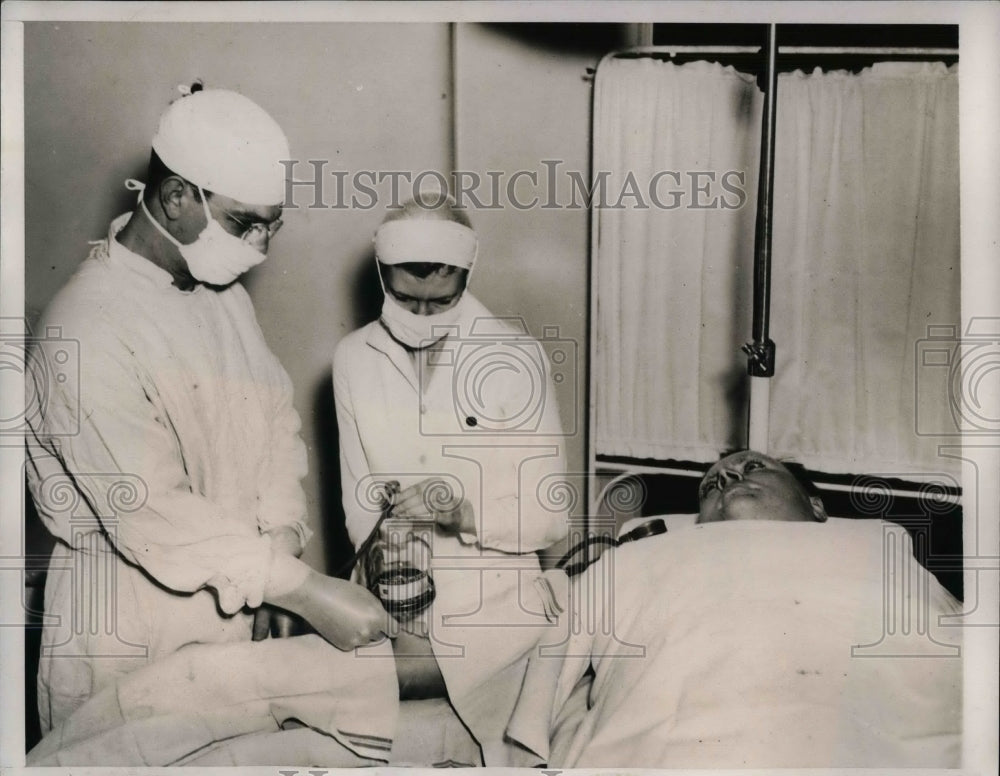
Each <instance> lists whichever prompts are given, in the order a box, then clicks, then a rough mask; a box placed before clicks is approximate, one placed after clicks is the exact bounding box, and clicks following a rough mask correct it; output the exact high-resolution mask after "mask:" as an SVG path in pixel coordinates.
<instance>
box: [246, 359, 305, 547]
mask: <svg viewBox="0 0 1000 776" xmlns="http://www.w3.org/2000/svg"><path fill="white" fill-rule="evenodd" d="M273 362H274V363H273V367H274V369H275V372H276V374H275V381H276V384H277V387H276V388H272V389H271V390H272V391H273V397H274V398H273V408H274V409H273V415H272V417H271V442H270V445H269V447H270V450H271V460H270V465H269V466H268V467H267V469H266V472H265V478H266V481H265V482H264V483H262V484H261V487H260V491H259V492H260V506H259V508H258V511H257V524H258V525H259V526H260V530H261V531H262V532H267V531H274V530H277V529H279V528H284V527H288V528H292V529H293V530H294V531H295V532H296V534H297V535H298V537H299V549H300V550H301V549H302V548H304V547H305V546H306V542H307V541H309V538H310V537H311V536H312V531H311V530H310V529H309V527H308V526H307V525H306V519H307V513H306V497H305V493H304V492H303V490H302V484H301V480H302V478H303V477H305V476H306V472H307V471H308V467H309V463H308V459H307V457H306V446H305V444H304V443H303V442H302V437H301V436H299V431H300V430H301V428H302V422H301V420H300V419H299V413H298V412H296V411H295V407H294V406H293V404H292V397H293V391H292V381H291V380H290V379H289V377H288V374H287V373H286V372H285V370H284V369H283V368H282V367H281V365H280V364H279V363H278V360H277V359H274V360H273Z"/></svg>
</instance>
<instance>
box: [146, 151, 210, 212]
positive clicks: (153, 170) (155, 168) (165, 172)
mask: <svg viewBox="0 0 1000 776" xmlns="http://www.w3.org/2000/svg"><path fill="white" fill-rule="evenodd" d="M171 177H174V178H180V179H181V180H183V181H186V182H187V183H189V184H190V186H191V190H192V191H193V192H194V198H195V200H197V201H198V202H201V195H200V194H199V193H198V187H197V186H195V185H194V184H193V183H191V182H190V181H189V180H188V179H187V178H185V177H184V176H183V175H178V174H177V173H175V172H174V171H173V170H171V169H170V168H169V167H167V165H165V164H164V163H163V160H162V159H160V157H159V154H157V153H156V151H150V152H149V166H148V167H147V168H146V189H145V191H144V192H143V194H142V196H143V199H145V200H146V204H147V205H149V204H151V203H152V202H153V200H154V199H156V197H157V196H159V192H160V184H161V183H163V181H165V180H166V179H167V178H171ZM203 191H204V190H203ZM205 196H206V197H207V198H209V199H211V197H212V192H210V191H205Z"/></svg>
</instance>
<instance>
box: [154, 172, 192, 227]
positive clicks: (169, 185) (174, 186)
mask: <svg viewBox="0 0 1000 776" xmlns="http://www.w3.org/2000/svg"><path fill="white" fill-rule="evenodd" d="M185 189H186V186H185V184H184V180H183V179H182V178H180V177H178V176H176V175H170V176H168V177H166V178H164V179H163V180H162V181H161V182H160V191H159V194H160V207H161V208H163V213H164V215H165V216H166V217H167V218H169V219H170V220H171V221H175V220H176V219H178V218H180V217H181V213H183V211H184V194H185Z"/></svg>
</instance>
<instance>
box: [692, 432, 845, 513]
mask: <svg viewBox="0 0 1000 776" xmlns="http://www.w3.org/2000/svg"><path fill="white" fill-rule="evenodd" d="M698 502H699V504H700V505H701V506H700V510H699V513H698V522H699V523H716V522H719V521H722V520H785V521H812V520H825V519H826V513H825V512H823V507H822V504H820V502H819V500H818V499H811V498H810V497H809V494H807V493H806V492H805V489H804V488H803V487H802V485H800V484H799V482H798V480H796V479H795V477H794V475H792V473H791V472H790V471H788V469H786V468H785V467H784V466H783V465H782V464H781V463H780V462H779V461H776V460H774V459H773V458H771V457H769V456H766V455H764V454H763V453H756V452H753V451H752V450H748V451H744V452H740V453H734V454H733V455H730V456H727V457H726V458H723V459H722V460H721V461H719V462H718V463H717V464H715V465H714V466H713V467H712V468H711V469H709V470H708V473H707V474H706V475H705V477H704V479H703V480H702V481H701V485H700V487H699V490H698Z"/></svg>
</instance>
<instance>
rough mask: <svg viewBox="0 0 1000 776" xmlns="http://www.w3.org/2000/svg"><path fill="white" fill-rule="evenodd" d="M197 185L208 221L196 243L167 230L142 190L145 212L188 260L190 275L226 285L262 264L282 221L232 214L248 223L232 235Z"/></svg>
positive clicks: (140, 201)
mask: <svg viewBox="0 0 1000 776" xmlns="http://www.w3.org/2000/svg"><path fill="white" fill-rule="evenodd" d="M197 188H198V193H199V195H200V196H201V204H202V207H203V208H204V211H205V219H206V224H205V228H204V229H202V231H201V233H200V234H199V235H198V236H197V237H196V238H195V240H194V241H193V242H190V243H187V244H185V243H182V242H180V241H179V240H177V238H175V237H174V236H173V235H172V234H170V232H168V231H167V230H166V229H165V228H164V227H163V226H162V225H161V224H160V223H159V222H158V221H157V220H156V219H155V218H153V215H152V214H151V213H150V212H149V210H148V208H147V207H146V202H145V200H144V199H143V198H142V194H141V191H140V194H139V203H140V206H141V208H142V211H143V213H145V215H146V217H147V218H148V219H149V220H150V221H151V222H152V224H153V226H155V227H156V228H157V229H158V230H159V232H160V233H161V234H162V235H163V236H164V237H166V238H167V239H168V240H169V241H170V242H172V243H173V244H174V245H175V246H176V247H177V250H178V251H179V252H180V254H181V256H182V257H183V258H184V261H185V262H187V265H188V271H189V272H190V273H191V276H192V277H193V278H195V279H196V280H200V281H201V282H202V283H208V284H210V285H214V286H227V285H229V284H230V283H232V282H233V281H234V280H236V279H237V278H238V277H240V275H242V274H243V273H245V272H246V271H247V270H249V269H250V268H251V267H255V266H256V265H258V264H260V263H261V262H262V261H263V260H264V259H265V258H267V248H268V243H269V241H270V238H271V237H273V236H274V234H275V233H276V232H277V231H278V229H280V228H281V220H280V219H277V220H275V221H272V222H270V223H254V224H240V222H239V221H238V219H236V218H235V217H233V216H229V217H230V218H232V220H233V221H234V223H237V224H239V225H240V226H245V227H246V228H245V230H244V231H243V233H242V234H241V235H240V236H237V235H234V234H230V233H229V232H227V231H226V230H225V229H223V227H222V224H220V223H219V222H218V221H217V220H216V219H215V218H214V217H213V216H212V213H211V211H210V210H209V209H208V198H207V197H206V196H205V192H204V191H203V190H202V189H201V187H200V186H199V187H197Z"/></svg>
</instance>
